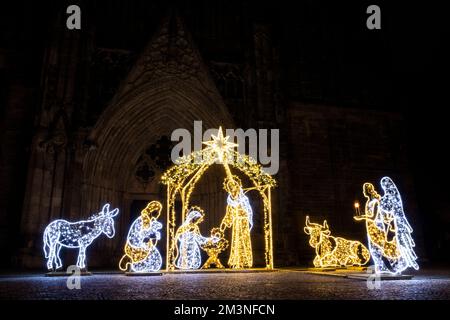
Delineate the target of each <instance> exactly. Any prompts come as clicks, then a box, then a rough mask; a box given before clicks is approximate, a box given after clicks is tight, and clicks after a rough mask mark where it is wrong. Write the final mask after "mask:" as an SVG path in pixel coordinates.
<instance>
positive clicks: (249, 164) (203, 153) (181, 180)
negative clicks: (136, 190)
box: [162, 128, 275, 271]
mask: <svg viewBox="0 0 450 320" xmlns="http://www.w3.org/2000/svg"><path fill="white" fill-rule="evenodd" d="M228 139H229V137H226V136H224V135H223V131H222V128H219V132H218V134H217V135H212V139H211V140H210V141H207V142H203V143H204V144H205V145H206V147H205V148H203V149H202V150H200V151H195V152H193V153H191V154H189V155H187V156H183V157H181V158H179V159H178V160H177V161H176V164H175V165H174V166H173V167H171V168H169V169H168V170H167V171H166V172H165V173H164V174H163V176H162V182H163V183H164V184H165V185H166V186H167V204H166V210H167V221H168V223H167V235H168V236H167V248H168V249H167V255H166V267H167V270H169V271H172V270H175V267H176V264H175V260H176V259H177V252H176V250H177V238H176V231H177V226H179V225H181V224H183V222H185V220H186V215H187V214H188V212H189V210H188V209H189V205H190V197H191V194H192V192H193V191H194V189H195V186H196V184H197V183H198V181H199V180H200V179H201V177H202V176H203V174H204V173H205V172H206V171H207V169H208V168H209V167H210V166H212V165H213V164H215V163H217V164H219V165H222V166H223V167H224V169H225V176H226V180H225V181H226V182H227V183H229V184H230V185H229V186H228V187H229V188H231V189H234V190H231V189H230V190H229V191H230V192H231V193H233V192H238V193H239V194H235V195H234V196H232V197H231V198H232V199H234V201H236V200H238V202H239V205H238V204H237V203H233V202H232V201H227V205H228V206H227V210H231V211H232V210H233V209H232V208H234V210H236V212H234V214H236V213H237V214H238V215H239V214H242V216H243V214H244V212H245V214H246V217H245V219H246V221H247V224H248V229H249V230H250V229H251V223H250V220H251V219H249V218H251V217H250V213H249V209H248V208H247V209H245V207H246V206H247V204H246V203H245V200H244V197H243V196H242V195H243V194H244V193H245V192H247V191H250V190H256V191H257V192H258V193H259V195H260V197H261V199H262V202H263V207H264V209H263V211H264V212H263V214H264V218H263V226H264V231H263V232H264V250H265V265H266V268H267V269H273V247H272V208H271V188H273V187H274V186H275V180H274V179H273V178H272V177H271V176H270V175H269V174H267V173H265V172H264V171H263V169H262V167H261V165H259V164H258V163H257V162H256V161H255V160H254V159H252V158H250V157H249V156H247V155H242V154H239V153H238V152H236V151H235V150H234V149H235V147H236V146H237V144H235V143H232V142H229V141H228ZM232 169H233V171H237V172H240V173H241V174H243V175H245V176H247V177H248V179H249V180H250V181H251V183H252V186H251V187H249V188H243V187H242V184H241V183H240V180H238V179H236V175H235V174H233V173H232V171H231V170H232ZM225 187H226V186H225ZM227 191H228V190H227ZM241 193H242V194H241ZM176 200H180V203H181V213H180V215H181V221H177V219H176V217H177V214H176V208H175V202H176ZM228 208H230V209H228ZM250 210H251V208H250ZM237 211H239V212H237ZM230 214H231V213H230ZM243 217H244V216H243ZM242 222H243V223H241V224H240V226H238V229H239V228H241V229H240V230H236V231H235V228H236V225H234V226H233V233H235V234H238V237H239V238H240V239H243V241H247V240H245V239H248V237H247V236H245V234H246V230H244V229H242V228H246V226H245V222H244V221H242ZM227 227H230V224H227V219H225V220H224V221H223V225H221V226H220V229H221V230H222V231H223V230H224V229H225V228H227ZM232 240H233V239H232ZM235 241H236V240H235ZM232 242H233V241H232ZM235 245H236V246H237V244H236V242H235ZM231 247H233V243H232V244H231ZM246 248H247V249H246ZM248 248H251V247H249V246H248V243H247V244H244V245H243V246H242V247H241V248H239V249H238V248H236V249H235V251H234V252H238V253H236V257H237V256H239V257H237V259H236V260H235V261H231V262H232V266H233V267H239V268H240V267H243V268H246V267H248V265H249V263H248V261H249V259H248V258H244V257H243V256H244V254H243V253H245V252H248ZM236 250H237V251H236ZM231 253H233V250H232V251H231ZM241 253H242V255H241ZM236 257H235V258H236ZM240 257H241V258H242V259H241V258H240ZM244 261H247V262H244Z"/></svg>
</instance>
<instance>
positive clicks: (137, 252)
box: [119, 201, 162, 273]
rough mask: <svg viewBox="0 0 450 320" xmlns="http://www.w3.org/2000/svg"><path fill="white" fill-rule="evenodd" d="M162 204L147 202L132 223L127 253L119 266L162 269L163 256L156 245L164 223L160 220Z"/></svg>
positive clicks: (140, 270) (126, 245)
mask: <svg viewBox="0 0 450 320" xmlns="http://www.w3.org/2000/svg"><path fill="white" fill-rule="evenodd" d="M161 209H162V205H161V203H159V202H158V201H152V202H150V203H148V204H147V206H146V207H145V209H144V210H142V211H141V215H140V216H139V217H138V218H137V219H136V220H135V221H134V222H133V223H132V225H131V227H130V230H129V231H128V236H127V242H126V244H125V255H124V256H123V257H122V259H120V262H119V268H120V270H122V271H126V270H128V269H129V271H131V272H140V273H144V272H155V271H158V270H160V269H161V266H162V257H161V254H160V253H159V251H158V249H157V248H156V245H157V243H158V241H159V240H160V239H161V232H160V231H159V230H161V229H162V224H161V223H160V222H158V218H159V216H160V214H161Z"/></svg>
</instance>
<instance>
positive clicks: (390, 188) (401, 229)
mask: <svg viewBox="0 0 450 320" xmlns="http://www.w3.org/2000/svg"><path fill="white" fill-rule="evenodd" d="M381 187H382V188H383V190H384V195H383V197H382V199H381V202H380V207H381V209H382V210H383V212H384V213H385V214H389V215H391V216H393V220H394V226H395V237H396V239H397V243H398V249H399V250H400V254H401V257H402V258H403V259H404V260H405V262H406V266H407V267H413V268H414V269H416V270H417V269H419V265H418V264H417V262H416V260H417V255H416V253H415V252H414V247H415V243H414V240H413V238H412V235H411V234H412V232H413V229H412V227H411V225H410V224H409V222H408V220H407V219H406V216H405V212H404V211H403V203H402V199H401V197H400V192H399V191H398V189H397V186H396V185H395V184H394V182H393V181H392V179H391V178H389V177H384V178H382V179H381Z"/></svg>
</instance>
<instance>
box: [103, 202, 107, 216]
mask: <svg viewBox="0 0 450 320" xmlns="http://www.w3.org/2000/svg"><path fill="white" fill-rule="evenodd" d="M102 213H103V214H105V215H106V214H108V213H109V203H107V204H105V205H104V206H103V209H102Z"/></svg>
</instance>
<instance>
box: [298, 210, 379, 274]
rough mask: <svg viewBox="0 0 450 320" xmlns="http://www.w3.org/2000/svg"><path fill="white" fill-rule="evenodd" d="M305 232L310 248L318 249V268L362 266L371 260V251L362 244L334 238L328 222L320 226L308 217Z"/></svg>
mask: <svg viewBox="0 0 450 320" xmlns="http://www.w3.org/2000/svg"><path fill="white" fill-rule="evenodd" d="M304 231H305V233H306V234H307V235H309V237H310V238H309V244H310V246H311V247H313V248H315V249H316V257H315V258H314V261H313V263H314V266H315V267H316V268H329V267H349V266H362V265H365V264H366V263H367V262H368V261H369V259H370V253H369V250H368V249H367V248H366V247H365V246H364V245H363V244H362V243H361V242H359V241H354V240H347V239H344V238H341V237H334V236H332V235H331V231H330V228H329V227H328V224H327V221H326V220H325V221H324V222H323V225H320V224H317V223H311V222H310V221H309V216H306V226H305V228H304Z"/></svg>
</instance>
